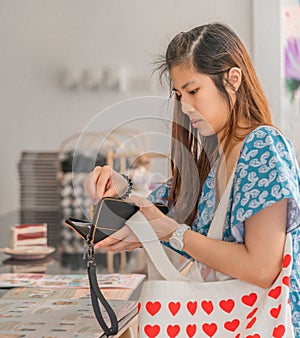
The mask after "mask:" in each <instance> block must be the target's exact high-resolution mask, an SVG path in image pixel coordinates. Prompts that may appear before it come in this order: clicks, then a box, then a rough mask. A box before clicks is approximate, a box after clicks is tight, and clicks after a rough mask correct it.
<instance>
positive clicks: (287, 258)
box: [282, 254, 292, 268]
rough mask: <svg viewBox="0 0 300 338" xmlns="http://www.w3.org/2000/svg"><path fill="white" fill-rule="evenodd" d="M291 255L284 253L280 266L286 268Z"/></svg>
mask: <svg viewBox="0 0 300 338" xmlns="http://www.w3.org/2000/svg"><path fill="white" fill-rule="evenodd" d="M291 260H292V257H291V255H290V254H286V255H285V256H284V258H283V263H282V267H283V268H287V267H288V266H289V265H290V263H291Z"/></svg>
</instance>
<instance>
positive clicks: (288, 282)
mask: <svg viewBox="0 0 300 338" xmlns="http://www.w3.org/2000/svg"><path fill="white" fill-rule="evenodd" d="M282 283H283V284H285V285H286V286H287V287H288V288H289V287H290V277H289V276H284V277H283V278H282Z"/></svg>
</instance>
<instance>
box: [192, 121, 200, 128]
mask: <svg viewBox="0 0 300 338" xmlns="http://www.w3.org/2000/svg"><path fill="white" fill-rule="evenodd" d="M191 122H192V126H193V128H197V127H198V125H199V123H200V122H201V120H191Z"/></svg>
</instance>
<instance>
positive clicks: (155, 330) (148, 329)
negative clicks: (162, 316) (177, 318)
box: [144, 325, 160, 338]
mask: <svg viewBox="0 0 300 338" xmlns="http://www.w3.org/2000/svg"><path fill="white" fill-rule="evenodd" d="M144 331H145V333H146V335H147V336H148V337H149V338H155V337H156V336H157V335H158V334H159V332H160V327H159V325H153V326H152V325H146V326H145V327H144Z"/></svg>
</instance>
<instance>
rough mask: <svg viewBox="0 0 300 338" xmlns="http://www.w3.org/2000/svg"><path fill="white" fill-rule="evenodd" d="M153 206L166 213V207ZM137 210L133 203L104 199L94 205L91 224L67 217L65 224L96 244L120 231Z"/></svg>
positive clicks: (112, 198) (116, 199) (111, 198)
mask: <svg viewBox="0 0 300 338" xmlns="http://www.w3.org/2000/svg"><path fill="white" fill-rule="evenodd" d="M155 206H156V207H157V208H159V209H160V211H162V212H163V213H164V214H167V213H168V207H167V206H165V205H164V204H160V203H155ZM138 210H139V207H138V206H137V205H135V204H133V203H128V202H126V201H124V200H121V199H118V198H114V197H104V198H102V199H101V200H99V202H98V203H97V204H96V205H95V209H94V217H93V220H92V222H89V221H83V220H79V219H76V218H73V217H69V218H68V219H66V220H65V223H66V224H67V226H69V227H70V228H71V229H73V230H74V231H75V232H76V233H77V234H78V235H79V236H80V237H82V238H83V239H84V240H87V241H89V242H91V243H97V242H99V241H101V240H103V239H104V238H106V237H107V236H110V235H112V234H113V233H114V232H116V231H117V230H119V229H121V228H122V227H123V226H124V225H125V224H126V221H127V220H128V219H129V218H130V217H131V216H133V215H134V214H135V213H136V212H137V211H138Z"/></svg>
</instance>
